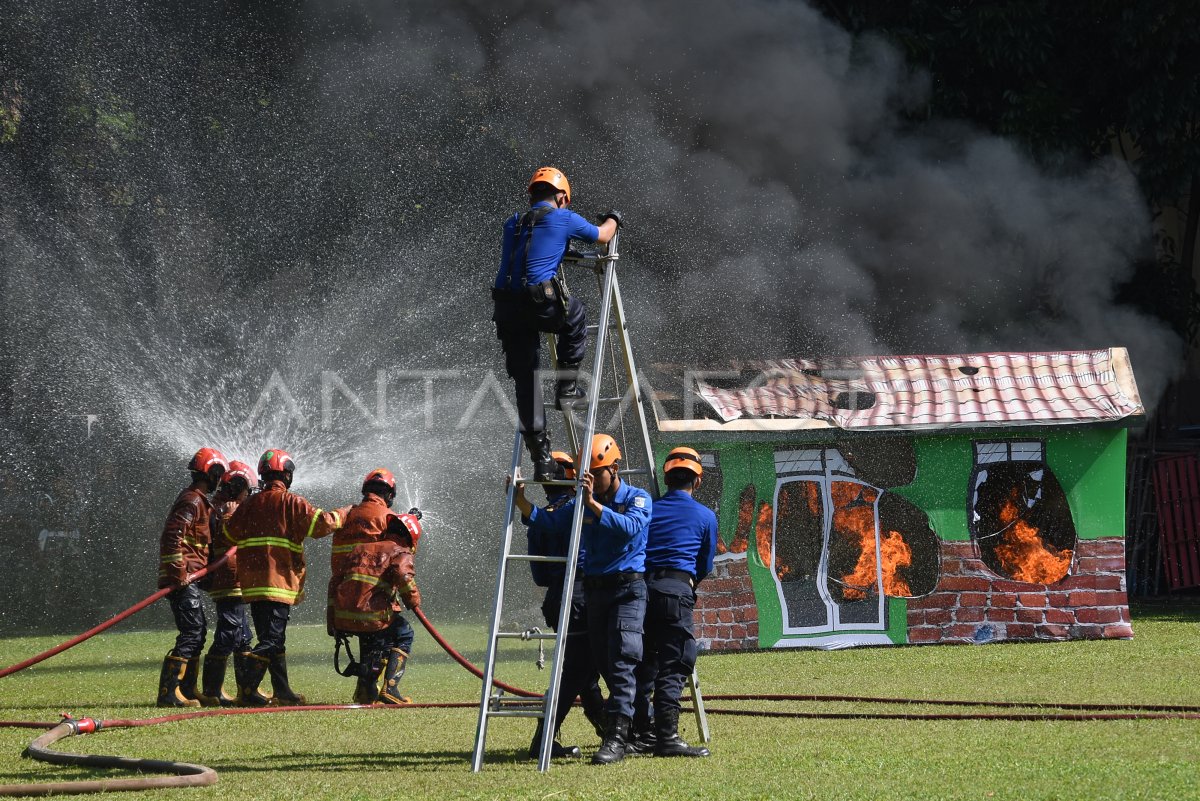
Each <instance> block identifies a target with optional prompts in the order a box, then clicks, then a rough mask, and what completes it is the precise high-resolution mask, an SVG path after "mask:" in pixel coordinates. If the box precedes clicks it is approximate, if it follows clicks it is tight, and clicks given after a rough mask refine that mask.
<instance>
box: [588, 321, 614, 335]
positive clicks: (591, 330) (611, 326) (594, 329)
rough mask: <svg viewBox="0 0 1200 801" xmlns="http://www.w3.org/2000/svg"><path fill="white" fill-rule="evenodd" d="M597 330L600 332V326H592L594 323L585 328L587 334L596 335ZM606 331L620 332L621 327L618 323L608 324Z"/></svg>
mask: <svg viewBox="0 0 1200 801" xmlns="http://www.w3.org/2000/svg"><path fill="white" fill-rule="evenodd" d="M599 330H600V326H599V325H596V324H594V323H593V324H592V325H589V326H588V327H587V332H588V333H589V334H594V333H596V332H597V331H599ZM608 330H610V331H620V330H621V326H620V324H618V323H609V324H608Z"/></svg>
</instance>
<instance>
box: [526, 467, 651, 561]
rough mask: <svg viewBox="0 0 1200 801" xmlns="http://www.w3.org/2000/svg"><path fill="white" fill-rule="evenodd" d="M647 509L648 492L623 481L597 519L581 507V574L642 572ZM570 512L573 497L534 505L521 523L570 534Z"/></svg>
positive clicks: (535, 528)
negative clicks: (551, 508) (550, 508)
mask: <svg viewBox="0 0 1200 801" xmlns="http://www.w3.org/2000/svg"><path fill="white" fill-rule="evenodd" d="M650 512H651V502H650V494H649V493H647V492H646V491H645V490H643V489H638V488H637V487H634V486H630V485H629V484H626V483H624V482H622V483H621V486H619V487H617V491H616V493H615V494H614V495H613V498H612V500H611V501H610V502H609V503H606V504H604V508H603V512H602V513H601V515H600V519H599V520H597V519H596V518H595V517H594V516H593V515H592V513H591V511H589V510H587V509H585V510H584V512H583V543H582V546H581V547H582V548H583V550H584V552H586V554H587V558H586V559H584V561H583V574H584V575H585V576H605V575H608V574H610V573H627V572H633V573H644V572H645V570H646V532H647V530H648V529H649V528H650ZM574 514H575V499H574V498H572V499H571V500H570V501H568V502H567V503H565V504H563V505H562V507H560V508H558V509H555V510H554V511H546V510H545V509H539V508H538V507H536V506H535V507H534V508H533V511H532V512H531V513H530V515H529V517H528V518H527V519H526V520H525V525H527V526H529V528H530V529H531V530H533V531H540V532H556V533H559V534H570V532H571V518H572V516H573V515H574Z"/></svg>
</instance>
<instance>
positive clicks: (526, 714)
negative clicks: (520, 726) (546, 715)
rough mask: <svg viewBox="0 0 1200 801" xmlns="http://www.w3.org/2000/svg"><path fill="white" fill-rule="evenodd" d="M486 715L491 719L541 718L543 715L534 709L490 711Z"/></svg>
mask: <svg viewBox="0 0 1200 801" xmlns="http://www.w3.org/2000/svg"><path fill="white" fill-rule="evenodd" d="M486 714H487V716H488V717H489V718H540V717H541V716H542V714H543V713H542V711H541V710H532V709H531V710H529V711H526V710H524V709H489V710H488V711H487V713H486Z"/></svg>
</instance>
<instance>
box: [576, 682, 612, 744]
mask: <svg viewBox="0 0 1200 801" xmlns="http://www.w3.org/2000/svg"><path fill="white" fill-rule="evenodd" d="M579 701H580V703H581V704H583V716H584V717H585V718H587V719H588V723H590V724H592V728H594V729H595V730H596V736H597V737H599V738H600V739H601V740H603V739H604V732H606V731H608V716H607V715H605V714H604V693H603V692H601V691H600V685H599V684H593V685H592V686H591V687H589V688H587V689H586V690H584V691H583V692H581V693H580V694H579Z"/></svg>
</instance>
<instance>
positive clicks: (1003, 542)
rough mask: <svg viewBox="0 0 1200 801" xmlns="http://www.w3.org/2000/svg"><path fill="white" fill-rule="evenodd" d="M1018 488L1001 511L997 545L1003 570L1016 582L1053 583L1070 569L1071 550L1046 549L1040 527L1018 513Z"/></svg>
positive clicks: (1005, 502)
mask: <svg viewBox="0 0 1200 801" xmlns="http://www.w3.org/2000/svg"><path fill="white" fill-rule="evenodd" d="M1017 492H1018V490H1017V489H1016V488H1014V489H1013V491H1012V492H1011V493H1010V494H1009V497H1008V498H1007V499H1006V500H1005V501H1004V505H1003V506H1002V507H1001V508H1000V523H1001V524H1002V525H1003V526H1004V527H1005V528H1004V533H1003V534H1001V535H1000V540H999V544H998V545H996V549H995V553H996V557H997V558H998V559H999V560H1000V567H1001V569H1002V570H1003V571H1004V572H1005V573H1007V574H1008V575H1010V576H1012V577H1013V578H1014V579H1016V580H1017V581H1027V582H1029V583H1031V584H1053V583H1054V582H1056V581H1058V580H1059V579H1061V578H1062V577H1063V576H1065V575H1067V571H1068V570H1069V569H1070V567H1071V553H1072V552H1071V549H1070V548H1067V549H1064V550H1061V551H1060V550H1058V549H1057V548H1054V547H1053V546H1047V545H1046V542H1045V541H1044V540H1043V539H1042V534H1041V531H1040V530H1039V529H1038V528H1037V526H1033V525H1030V524H1029V523H1028V522H1026V521H1025V520H1024V519H1022V518H1021V517H1020V515H1019V513H1018V510H1017Z"/></svg>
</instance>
